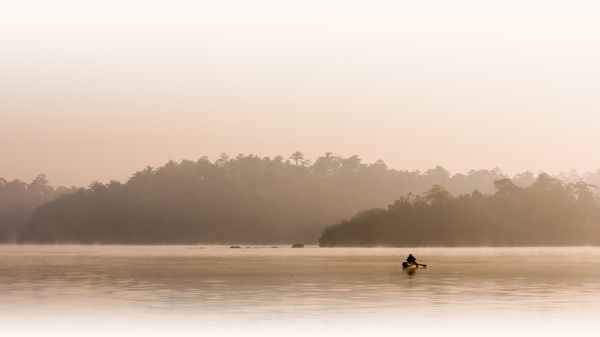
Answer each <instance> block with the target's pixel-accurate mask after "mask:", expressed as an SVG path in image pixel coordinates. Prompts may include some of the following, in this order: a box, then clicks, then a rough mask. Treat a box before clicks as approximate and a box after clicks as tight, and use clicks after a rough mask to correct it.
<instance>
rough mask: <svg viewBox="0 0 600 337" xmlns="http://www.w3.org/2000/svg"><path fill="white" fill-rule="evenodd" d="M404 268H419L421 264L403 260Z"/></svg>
mask: <svg viewBox="0 0 600 337" xmlns="http://www.w3.org/2000/svg"><path fill="white" fill-rule="evenodd" d="M402 268H404V269H416V268H419V265H418V264H416V263H412V262H402Z"/></svg>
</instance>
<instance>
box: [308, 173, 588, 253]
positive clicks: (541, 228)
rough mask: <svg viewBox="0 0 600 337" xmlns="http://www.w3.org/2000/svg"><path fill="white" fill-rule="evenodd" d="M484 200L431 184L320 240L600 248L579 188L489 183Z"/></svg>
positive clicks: (327, 243) (551, 182)
mask: <svg viewBox="0 0 600 337" xmlns="http://www.w3.org/2000/svg"><path fill="white" fill-rule="evenodd" d="M494 185H495V187H496V192H495V193H494V194H491V195H486V194H482V193H481V192H479V191H477V190H475V191H474V192H473V193H471V194H463V195H459V196H457V197H455V196H452V195H451V193H450V192H448V190H446V189H445V188H443V187H442V186H439V185H434V186H433V187H432V188H431V189H430V190H429V191H427V192H425V193H424V194H423V195H412V194H408V195H406V196H403V197H401V198H400V199H398V200H396V201H395V202H394V203H393V204H391V205H389V206H388V208H387V209H371V210H368V211H363V212H360V213H358V214H357V215H356V216H355V217H354V218H352V219H351V220H349V221H343V222H342V223H340V224H337V225H334V226H329V227H327V228H326V229H325V231H324V232H323V235H322V236H321V238H320V239H319V244H320V246H322V247H335V246H379V245H381V246H405V247H408V246H410V247H415V246H482V245H489V246H560V245H598V244H600V203H599V202H598V198H597V197H595V196H594V195H593V193H592V190H591V189H592V188H593V187H594V186H591V185H589V184H587V183H585V182H583V181H579V182H577V183H570V184H565V183H564V182H563V181H561V180H559V179H556V178H552V177H550V176H549V175H547V174H545V173H542V174H540V175H539V176H538V177H537V179H536V180H535V182H534V183H533V184H532V185H530V186H528V187H519V186H517V185H515V184H514V183H513V182H512V181H511V180H510V179H499V180H496V181H495V182H494Z"/></svg>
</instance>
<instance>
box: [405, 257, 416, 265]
mask: <svg viewBox="0 0 600 337" xmlns="http://www.w3.org/2000/svg"><path fill="white" fill-rule="evenodd" d="M406 262H408V263H412V264H414V265H417V259H416V258H415V257H414V256H413V255H412V254H408V257H407V258H406Z"/></svg>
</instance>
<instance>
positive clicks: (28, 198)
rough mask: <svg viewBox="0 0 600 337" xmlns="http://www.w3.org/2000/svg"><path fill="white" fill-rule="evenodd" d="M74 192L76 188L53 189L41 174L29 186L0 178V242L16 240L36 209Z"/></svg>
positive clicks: (21, 182) (17, 181) (18, 181)
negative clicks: (62, 195) (60, 196)
mask: <svg viewBox="0 0 600 337" xmlns="http://www.w3.org/2000/svg"><path fill="white" fill-rule="evenodd" d="M75 190H76V188H66V187H57V188H54V187H52V186H50V185H49V182H48V179H46V176H45V175H43V174H40V175H38V176H37V177H35V179H33V181H32V182H31V183H29V184H27V183H25V182H23V181H20V180H18V179H15V180H11V181H8V180H6V179H3V178H0V242H14V241H15V240H17V238H18V236H19V235H20V233H21V231H22V230H23V226H24V225H25V224H26V223H27V222H28V221H29V220H30V217H31V213H32V212H33V211H34V210H35V209H36V208H37V207H39V206H40V205H42V204H44V203H46V202H48V201H50V200H53V199H54V198H56V197H57V196H59V195H61V194H66V193H72V192H74V191H75Z"/></svg>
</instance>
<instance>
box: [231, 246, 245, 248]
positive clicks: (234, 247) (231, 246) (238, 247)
mask: <svg viewBox="0 0 600 337" xmlns="http://www.w3.org/2000/svg"><path fill="white" fill-rule="evenodd" d="M229 248H242V247H240V246H230V247H229Z"/></svg>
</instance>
